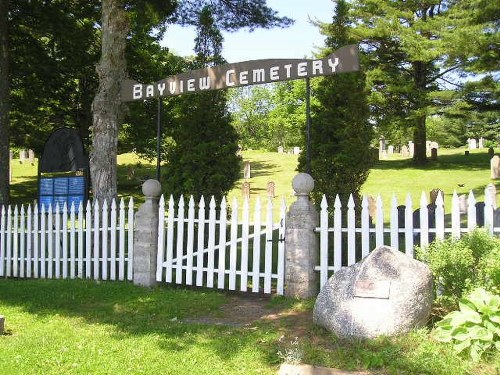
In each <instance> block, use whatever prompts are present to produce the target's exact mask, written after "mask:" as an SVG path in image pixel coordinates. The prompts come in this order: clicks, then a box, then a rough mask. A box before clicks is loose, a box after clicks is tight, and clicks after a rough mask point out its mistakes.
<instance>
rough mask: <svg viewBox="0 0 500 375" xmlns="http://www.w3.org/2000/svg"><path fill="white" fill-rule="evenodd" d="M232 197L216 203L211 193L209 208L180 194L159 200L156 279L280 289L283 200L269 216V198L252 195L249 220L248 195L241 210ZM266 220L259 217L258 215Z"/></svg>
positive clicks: (209, 285) (265, 290)
mask: <svg viewBox="0 0 500 375" xmlns="http://www.w3.org/2000/svg"><path fill="white" fill-rule="evenodd" d="M239 211H240V210H239V205H238V202H237V200H236V199H234V200H233V201H232V204H231V207H228V205H227V202H226V199H225V198H223V200H222V201H221V203H220V205H219V207H218V208H217V205H216V203H215V200H214V198H213V197H212V199H211V200H210V203H209V206H208V212H207V210H206V205H205V199H204V198H203V197H201V199H200V201H199V202H198V204H197V205H196V204H195V201H194V199H193V197H191V198H190V199H189V201H188V204H187V207H186V206H185V200H184V198H183V197H182V196H181V197H180V199H179V201H178V203H177V205H176V204H175V201H174V199H173V198H172V197H170V199H169V201H168V204H167V205H165V200H164V197H163V196H162V197H161V199H160V202H159V217H160V220H159V228H158V233H159V236H158V259H157V274H156V279H157V281H163V282H166V283H175V284H184V285H193V286H199V287H201V286H203V287H207V288H218V289H228V290H240V291H243V292H245V291H247V290H248V289H251V291H252V292H263V293H271V291H272V289H273V288H275V289H276V293H277V294H283V287H284V285H283V284H284V258H285V255H284V252H285V245H284V241H282V240H280V239H283V238H284V230H285V215H286V205H285V202H284V200H283V201H282V202H281V207H280V217H279V221H278V222H277V223H275V222H274V220H273V202H272V200H271V199H269V200H268V202H267V205H266V207H265V208H263V207H262V205H261V201H260V199H259V198H257V201H256V202H255V209H254V212H253V221H251V219H250V215H251V212H250V208H249V204H248V200H245V201H244V203H243V207H242V209H241V218H240V215H239V214H240V212H239ZM263 215H264V216H265V221H262V216H263Z"/></svg>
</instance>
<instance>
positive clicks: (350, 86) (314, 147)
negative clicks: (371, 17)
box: [299, 0, 373, 203]
mask: <svg viewBox="0 0 500 375" xmlns="http://www.w3.org/2000/svg"><path fill="white" fill-rule="evenodd" d="M348 10H349V5H348V3H347V2H346V1H345V0H339V1H337V4H336V8H335V15H334V16H333V20H332V23H331V24H326V25H322V27H321V31H322V33H323V34H325V35H326V36H327V38H326V47H325V49H324V51H323V53H324V54H325V55H327V54H329V53H332V52H333V51H335V50H337V49H338V48H340V47H342V46H344V45H348V44H352V43H353V42H354V40H353V39H352V37H350V35H349V29H350V26H351V21H350V19H349V14H348ZM365 85H366V84H365V75H364V73H363V72H353V73H344V74H338V75H334V76H329V77H324V78H323V79H321V81H320V82H319V84H318V87H317V89H316V92H315V97H316V100H317V102H318V104H317V106H313V114H314V115H313V119H312V126H311V130H310V137H311V138H310V139H311V151H310V158H311V174H312V176H313V177H314V180H315V188H314V191H313V198H314V199H315V201H316V202H317V203H319V201H320V199H321V196H322V195H323V194H325V195H326V196H327V198H329V199H330V200H333V199H334V198H335V195H336V194H339V195H340V198H341V200H342V201H343V202H344V203H346V201H347V199H348V197H349V194H351V193H352V194H353V195H354V198H355V199H356V198H358V197H359V190H360V188H361V186H362V184H363V183H364V182H365V180H366V178H367V177H368V172H369V169H370V167H371V165H372V162H373V158H372V157H371V155H372V153H370V152H369V147H370V142H371V140H372V134H373V133H372V126H371V124H370V123H369V121H368V116H369V110H368V104H367V100H366V92H365ZM306 164H307V155H306V153H305V152H303V153H302V154H301V155H300V157H299V170H301V171H305V170H306Z"/></svg>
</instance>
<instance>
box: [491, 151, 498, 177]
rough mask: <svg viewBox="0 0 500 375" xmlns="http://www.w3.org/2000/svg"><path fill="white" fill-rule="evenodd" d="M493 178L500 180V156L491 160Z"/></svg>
mask: <svg viewBox="0 0 500 375" xmlns="http://www.w3.org/2000/svg"><path fill="white" fill-rule="evenodd" d="M490 167H491V178H492V179H493V180H496V179H498V178H500V156H498V155H495V156H493V157H492V158H491V160H490Z"/></svg>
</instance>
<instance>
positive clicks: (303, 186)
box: [292, 173, 314, 199]
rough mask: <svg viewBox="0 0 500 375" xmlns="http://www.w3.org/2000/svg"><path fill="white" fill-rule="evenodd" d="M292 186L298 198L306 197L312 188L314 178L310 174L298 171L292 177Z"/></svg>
mask: <svg viewBox="0 0 500 375" xmlns="http://www.w3.org/2000/svg"><path fill="white" fill-rule="evenodd" d="M292 187H293V190H294V191H295V195H296V196H297V197H298V199H299V198H300V197H303V196H305V197H308V196H309V193H311V191H313V189H314V179H313V178H312V177H311V175H310V174H307V173H299V174H297V175H296V176H295V177H294V178H293V180H292Z"/></svg>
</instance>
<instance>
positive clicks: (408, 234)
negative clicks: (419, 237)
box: [405, 194, 413, 258]
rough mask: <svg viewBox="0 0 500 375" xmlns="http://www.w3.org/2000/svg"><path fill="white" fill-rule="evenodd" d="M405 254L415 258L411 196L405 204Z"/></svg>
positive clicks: (407, 196) (408, 195)
mask: <svg viewBox="0 0 500 375" xmlns="http://www.w3.org/2000/svg"><path fill="white" fill-rule="evenodd" d="M405 206H406V208H405V253H406V255H409V256H410V257H412V258H413V203H412V200H411V196H410V194H407V195H406V202H405Z"/></svg>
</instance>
